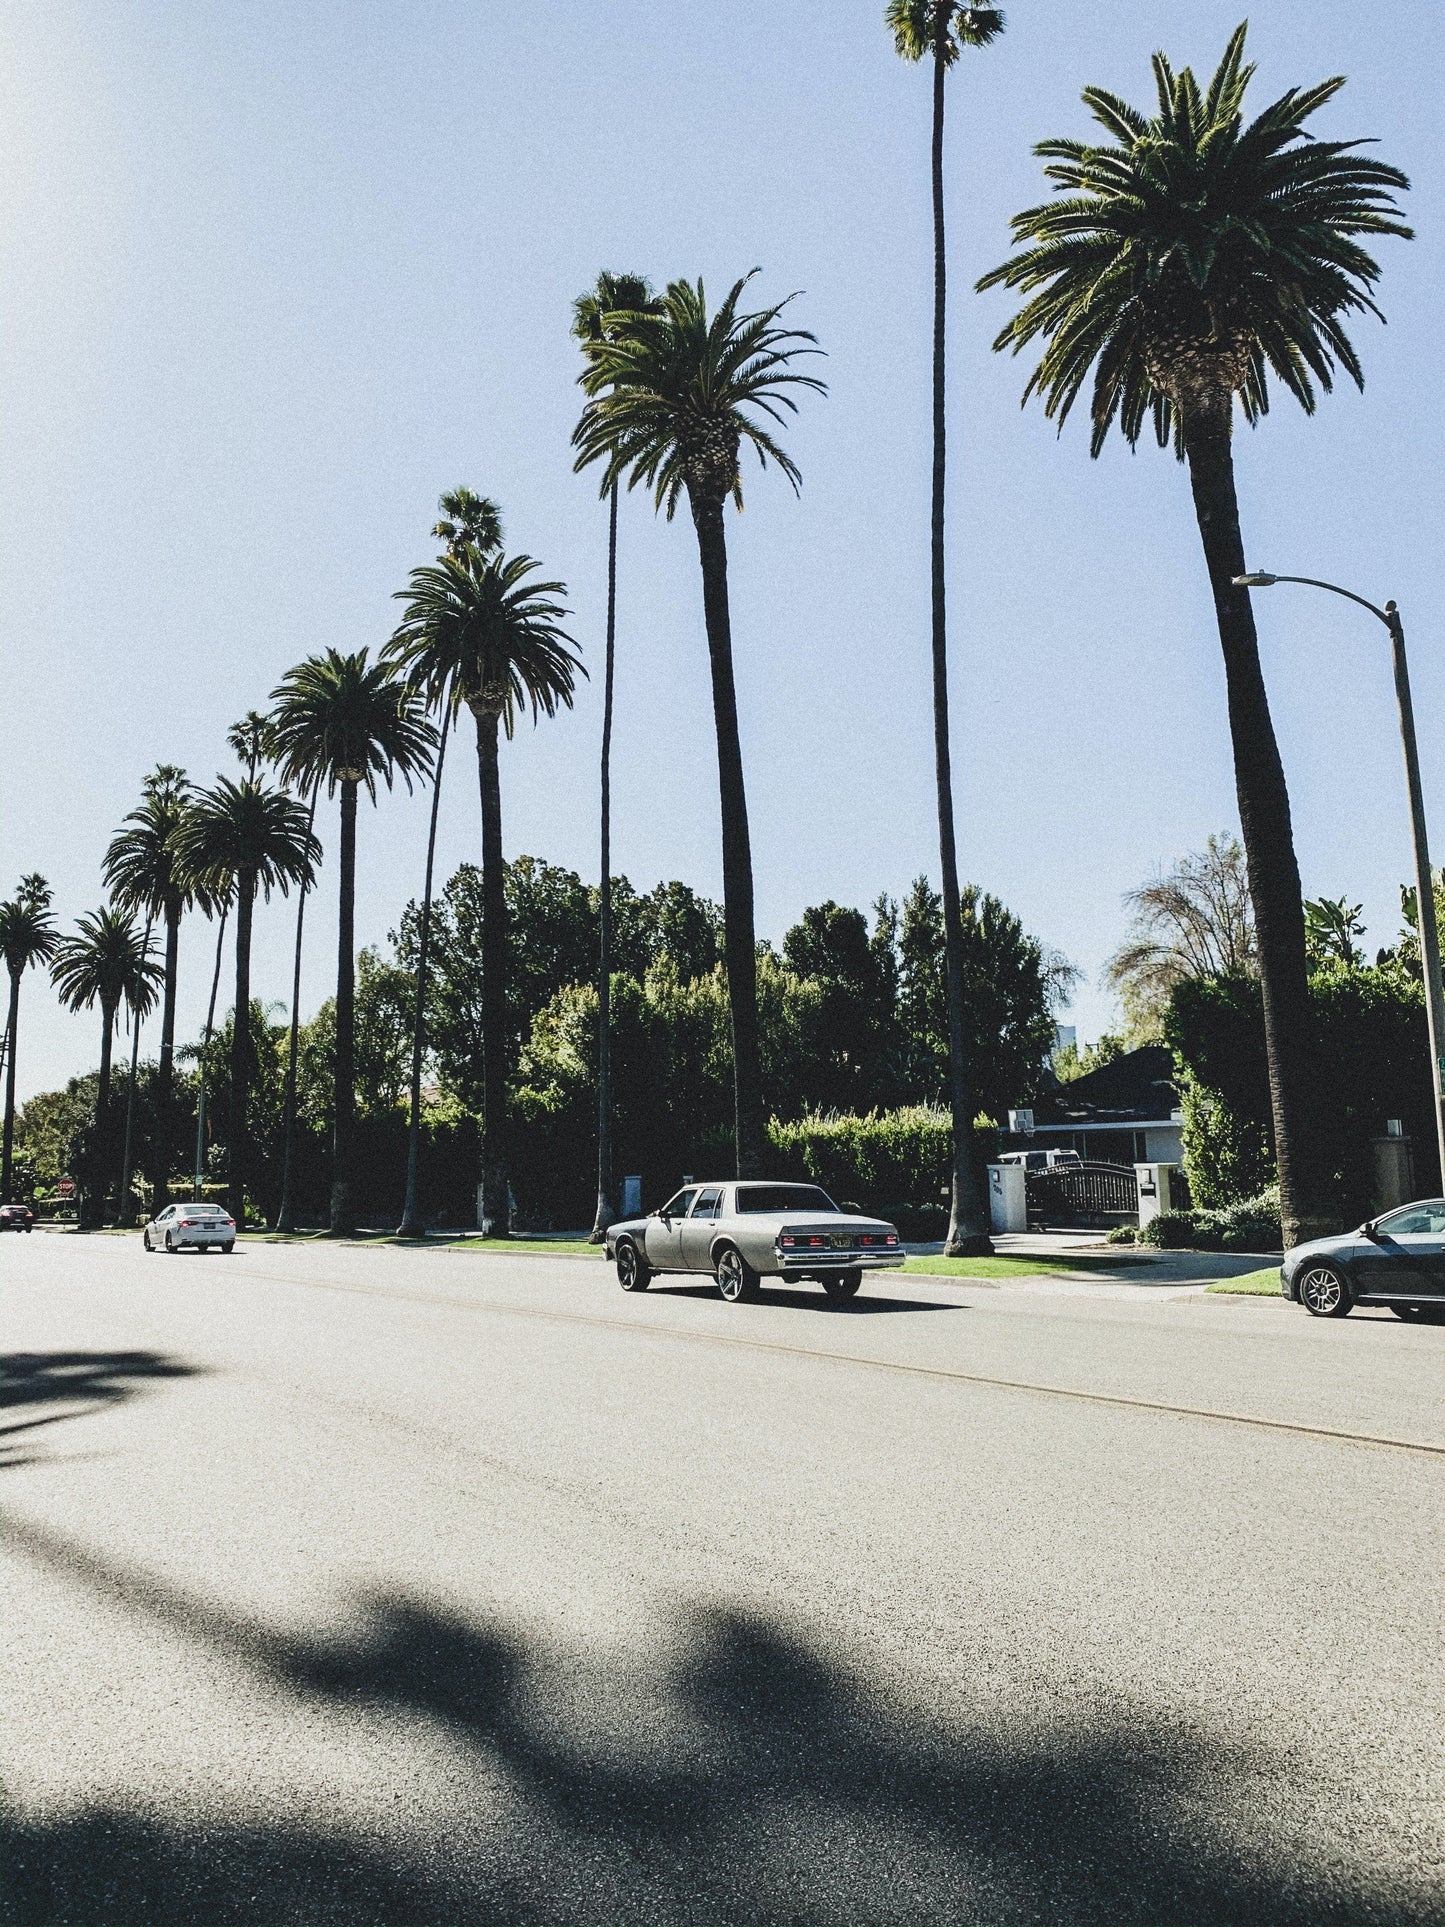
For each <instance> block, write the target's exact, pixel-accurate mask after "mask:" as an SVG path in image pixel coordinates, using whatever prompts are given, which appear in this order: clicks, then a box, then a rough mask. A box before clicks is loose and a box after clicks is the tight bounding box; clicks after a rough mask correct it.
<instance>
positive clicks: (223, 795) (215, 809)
mask: <svg viewBox="0 0 1445 1927" xmlns="http://www.w3.org/2000/svg"><path fill="white" fill-rule="evenodd" d="M176 849H177V852H178V854H179V856H180V859H181V862H182V863H183V864H184V865H185V867H186V870H187V872H188V873H189V874H191V875H192V876H194V877H196V878H198V879H199V880H200V881H201V883H202V886H203V887H204V888H206V889H207V890H208V891H210V892H211V894H212V895H213V896H215V897H218V898H224V899H228V900H229V899H232V898H233V899H234V902H235V907H236V1001H235V1007H234V1014H233V1018H232V1023H231V1051H230V1086H231V1087H230V1093H229V1097H230V1102H229V1113H230V1130H229V1136H228V1143H229V1147H230V1170H229V1188H230V1196H229V1205H230V1211H231V1216H232V1217H233V1218H234V1219H235V1220H236V1224H237V1227H238V1228H244V1226H245V1221H246V1184H247V1179H248V1177H249V1175H250V1167H249V1139H248V1136H247V1131H246V1093H247V1080H248V1078H249V1075H250V1072H251V1067H252V1044H251V1037H250V1019H251V929H252V924H253V921H254V916H255V907H256V892H257V891H258V890H259V891H260V892H261V894H262V895H263V896H264V897H265V899H266V901H267V902H269V901H270V899H271V892H272V891H273V890H279V891H280V892H281V893H282V895H283V896H284V895H285V894H286V893H287V891H288V890H289V889H290V886H291V885H292V884H293V883H295V884H298V885H306V884H309V882H310V880H311V877H312V875H313V873H314V871H315V868H316V865H317V863H318V862H319V861H320V858H321V846H320V844H319V843H318V842H317V841H316V838H315V837H314V836H313V835H312V833H311V830H310V829H309V828H308V826H307V821H306V811H305V810H304V809H303V807H302V806H301V804H300V803H298V802H297V801H296V799H295V797H293V796H288V795H287V794H286V792H285V791H284V790H277V789H272V788H270V787H268V786H267V785H265V784H262V783H257V782H253V781H251V779H250V778H249V777H248V778H247V779H246V781H245V782H242V783H233V782H232V781H231V779H230V778H229V777H228V776H221V777H218V778H217V779H216V784H215V787H214V789H210V790H201V791H200V792H198V794H197V795H196V796H195V797H194V799H193V801H192V804H191V807H190V809H189V810H188V811H187V812H186V816H185V819H184V821H183V822H182V823H181V825H180V827H179V829H178V830H177V832H176Z"/></svg>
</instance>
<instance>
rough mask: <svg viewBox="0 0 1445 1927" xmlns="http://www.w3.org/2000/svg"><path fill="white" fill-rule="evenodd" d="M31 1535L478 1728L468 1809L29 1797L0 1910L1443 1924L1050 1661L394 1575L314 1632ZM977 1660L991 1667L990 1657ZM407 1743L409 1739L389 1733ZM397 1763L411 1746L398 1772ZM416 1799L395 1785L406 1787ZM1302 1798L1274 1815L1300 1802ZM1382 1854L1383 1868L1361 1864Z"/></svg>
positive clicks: (269, 1925) (176, 1606) (189, 1616)
mask: <svg viewBox="0 0 1445 1927" xmlns="http://www.w3.org/2000/svg"><path fill="white" fill-rule="evenodd" d="M10 1531H11V1539H12V1548H13V1549H18V1550H19V1551H21V1552H23V1553H24V1554H25V1555H28V1556H29V1557H31V1558H33V1559H35V1560H37V1561H39V1562H40V1563H41V1564H43V1565H44V1566H45V1567H47V1568H48V1569H49V1570H50V1571H51V1573H52V1574H53V1575H55V1576H59V1577H61V1578H62V1579H64V1580H68V1581H69V1582H71V1583H77V1582H78V1583H80V1584H82V1585H84V1586H86V1587H87V1588H89V1589H93V1590H96V1591H98V1592H103V1593H104V1594H105V1595H106V1596H107V1597H108V1598H109V1599H110V1600H112V1601H113V1602H115V1601H118V1602H120V1603H122V1604H123V1605H125V1606H127V1607H129V1608H130V1609H132V1610H134V1611H137V1612H139V1613H141V1614H143V1615H145V1616H147V1617H148V1618H150V1619H151V1620H153V1621H159V1622H161V1623H163V1624H164V1625H165V1626H167V1627H168V1628H169V1629H171V1630H172V1631H174V1632H176V1633H178V1634H179V1635H181V1636H182V1637H183V1638H186V1639H189V1640H195V1639H200V1640H202V1641H203V1642H204V1643H206V1644H207V1645H208V1646H210V1647H212V1648H213V1649H216V1650H219V1651H221V1652H223V1653H224V1654H226V1655H227V1656H229V1657H230V1658H232V1659H235V1660H239V1661H241V1662H242V1663H243V1664H245V1665H246V1666H247V1667H249V1668H250V1669H252V1670H253V1671H254V1672H255V1673H256V1674H258V1675H260V1676H261V1677H262V1679H263V1681H264V1682H266V1683H269V1684H271V1685H272V1686H276V1685H279V1686H280V1687H282V1688H283V1689H285V1691H286V1692H287V1693H288V1694H290V1695H294V1696H295V1698H296V1700H297V1701H298V1703H299V1704H300V1705H303V1706H305V1707H309V1708H310V1709H312V1710H313V1712H314V1709H315V1708H316V1707H317V1706H318V1705H320V1706H322V1707H325V1706H327V1705H331V1706H333V1707H335V1708H337V1709H338V1710H340V1709H343V1708H344V1709H346V1711H347V1713H348V1715H349V1716H350V1717H351V1718H352V1719H355V1718H357V1717H358V1716H359V1717H360V1718H362V1719H363V1720H365V1719H366V1718H367V1717H368V1716H370V1715H374V1716H375V1717H376V1720H377V1736H376V1739H375V1742H374V1744H375V1745H376V1746H378V1747H387V1746H391V1747H395V1746H396V1736H397V1725H396V1715H397V1714H398V1713H402V1714H404V1715H407V1716H410V1718H412V1719H413V1720H416V1721H419V1722H422V1723H423V1724H424V1725H425V1726H427V1727H430V1729H431V1730H432V1732H433V1735H435V1733H436V1732H437V1731H441V1732H443V1733H444V1734H445V1735H446V1736H448V1737H449V1738H450V1739H451V1741H452V1742H453V1744H454V1745H455V1747H456V1749H457V1756H458V1762H459V1763H458V1766H457V1768H456V1770H455V1775H454V1780H453V1797H454V1799H455V1806H454V1808H453V1811H454V1812H455V1814H456V1820H455V1822H454V1824H453V1825H452V1826H451V1827H450V1828H448V1827H446V1826H445V1825H443V1826H441V1827H440V1828H439V1827H438V1824H437V1822H436V1820H435V1818H434V1817H429V1818H428V1819H427V1820H426V1822H425V1823H424V1824H423V1823H420V1822H418V1823H417V1824H415V1825H414V1826H412V1827H410V1828H408V1827H407V1826H406V1824H405V1813H406V1809H405V1808H404V1807H398V1808H397V1809H396V1813H397V1815H398V1823H399V1825H400V1827H401V1832H400V1833H399V1832H398V1827H397V1825H390V1826H388V1827H387V1828H386V1829H385V1831H383V1830H382V1829H381V1828H380V1827H379V1826H371V1827H368V1826H367V1825H366V1824H365V1822H364V1816H363V1815H362V1814H361V1813H360V1812H357V1813H354V1814H352V1815H351V1816H349V1818H348V1819H344V1820H343V1821H342V1822H341V1823H340V1824H339V1825H338V1826H337V1827H336V1828H335V1829H334V1830H330V1831H327V1830H324V1829H321V1828H310V1829H308V1828H307V1827H305V1826H302V1825H298V1824H294V1823H290V1822H283V1821H279V1820H278V1821H273V1822H270V1823H266V1822H264V1821H260V1820H258V1819H256V1818H255V1817H254V1816H253V1815H248V1816H246V1817H238V1818H236V1819H235V1820H234V1821H227V1820H225V1819H224V1818H218V1817H216V1815H215V1813H214V1811H213V1808H212V1806H211V1803H210V1802H209V1801H207V1804H206V1808H205V1811H204V1814H203V1813H202V1812H201V1811H200V1810H199V1806H198V1812H197V1816H196V1817H195V1818H194V1819H187V1818H186V1817H184V1815H183V1814H181V1813H177V1814H175V1815H174V1816H173V1817H171V1818H168V1819H161V1818H159V1817H157V1815H156V1813H155V1812H152V1813H149V1814H142V1813H139V1812H136V1811H131V1810H128V1809H124V1808H122V1807H120V1806H119V1805H110V1806H91V1807H89V1808H86V1809H83V1810H80V1811H77V1812H73V1813H71V1814H70V1815H69V1816H66V1817H62V1818H43V1817H27V1816H26V1815H25V1813H24V1811H23V1809H22V1808H21V1807H20V1805H19V1803H17V1801H16V1800H15V1799H14V1797H13V1795H12V1798H11V1799H10V1801H9V1802H8V1818H7V1821H6V1841H5V1860H6V1868H7V1875H6V1881H5V1886H4V1890H3V1894H0V1921H3V1922H5V1923H16V1927H22V1924H23V1927H38V1924H39V1923H60V1922H77V1923H78V1922H85V1923H87V1927H91V1924H92V1923H123V1922H124V1923H130V1922H134V1921H137V1920H164V1921H166V1922H167V1923H169V1924H170V1927H191V1924H192V1923H195V1924H196V1927H200V1924H201V1923H205V1927H224V1924H225V1923H229V1922H245V1923H256V1924H257V1927H260V1924H261V1923H265V1924H266V1927H279V1924H280V1923H293V1922H294V1923H296V1924H297V1927H301V1924H302V1923H306V1924H307V1927H311V1924H312V1923H316V1924H318V1927H320V1924H321V1923H331V1922H338V1923H340V1922H345V1923H347V1924H348V1927H361V1924H364V1923H378V1924H380V1923H388V1924H393V1923H395V1924H397V1927H406V1924H408V1923H423V1922H425V1923H433V1924H434V1927H438V1924H440V1923H450V1922H455V1923H459V1924H460V1923H476V1924H477V1927H487V1924H489V1923H499V1924H500V1923H525V1924H530V1923H539V1924H540V1923H543V1922H556V1921H567V1922H569V1923H590V1922H617V1923H622V1922H626V1923H629V1927H633V1924H640V1923H648V1922H656V1923H660V1924H661V1927H677V1923H684V1922H698V1923H709V1924H712V1923H723V1922H739V1923H742V1922H748V1923H751V1922H758V1923H763V1922H768V1923H776V1922H783V1921H786V1922H789V1923H811V1922H815V1921H816V1922H820V1923H821V1922H834V1921H863V1920H866V1921H870V1922H871V1921H880V1922H882V1921H891V1922H900V1923H905V1922H906V1923H909V1924H910V1927H921V1923H924V1922H931V1921H939V1922H943V1921H949V1922H952V1921H969V1922H1014V1921H1019V1922H1022V1921H1034V1920H1038V1919H1048V1920H1051V1921H1056V1922H1061V1923H1062V1922H1069V1923H1096V1922H1097V1923H1101V1927H1102V1923H1108V1924H1109V1927H1119V1924H1120V1923H1139V1924H1140V1927H1143V1924H1144V1923H1150V1924H1151V1927H1152V1924H1155V1923H1164V1922H1190V1923H1194V1924H1195V1927H1203V1924H1204V1923H1219V1924H1220V1927H1223V1924H1224V1923H1230V1924H1231V1927H1244V1924H1245V1923H1260V1927H1264V1923H1269V1927H1286V1923H1296V1922H1297V1923H1306V1922H1308V1923H1310V1927H1323V1924H1325V1923H1339V1927H1344V1924H1345V1923H1350V1924H1351V1927H1354V1923H1358V1922H1361V1921H1384V1920H1388V1921H1390V1922H1391V1923H1392V1927H1412V1924H1413V1923H1421V1924H1422V1927H1423V1923H1426V1922H1438V1921H1439V1920H1440V1919H1441V1918H1442V1915H1441V1913H1440V1911H1439V1908H1438V1895H1436V1896H1435V1898H1434V1901H1433V1902H1432V1899H1431V1897H1430V1895H1429V1894H1427V1893H1426V1892H1425V1890H1424V1889H1423V1887H1422V1888H1420V1889H1417V1890H1411V1891H1409V1892H1404V1893H1402V1892H1399V1891H1397V1890H1396V1889H1395V1887H1394V1886H1392V1885H1389V1884H1388V1883H1387V1882H1386V1880H1385V1878H1384V1876H1370V1875H1365V1874H1362V1873H1359V1872H1356V1871H1352V1870H1350V1869H1349V1868H1348V1866H1347V1865H1346V1864H1345V1863H1344V1862H1342V1860H1341V1858H1340V1857H1339V1856H1338V1855H1337V1854H1334V1853H1332V1852H1330V1851H1328V1849H1327V1846H1326V1845H1325V1844H1322V1843H1321V1840H1320V1836H1319V1835H1318V1833H1317V1832H1312V1831H1311V1828H1310V1823H1309V1819H1308V1816H1301V1817H1300V1819H1299V1823H1298V1826H1297V1829H1296V1830H1294V1831H1293V1832H1292V1833H1291V1835H1290V1837H1289V1838H1288V1839H1287V1840H1286V1839H1283V1838H1281V1836H1280V1834H1279V1832H1278V1831H1276V1832H1275V1833H1273V1834H1271V1833H1270V1831H1269V1830H1268V1828H1265V1827H1262V1826H1261V1825H1260V1824H1259V1819H1260V1813H1259V1805H1260V1800H1261V1796H1262V1794H1263V1793H1264V1791H1265V1790H1267V1789H1268V1788H1269V1787H1270V1786H1271V1785H1273V1786H1274V1787H1275V1788H1276V1790H1278V1788H1279V1786H1280V1781H1281V1777H1282V1776H1281V1769H1280V1767H1279V1763H1277V1762H1275V1761H1273V1760H1271V1759H1270V1758H1269V1757H1268V1756H1267V1754H1266V1753H1265V1751H1264V1750H1263V1749H1262V1748H1251V1747H1246V1746H1244V1745H1243V1744H1242V1743H1241V1742H1239V1741H1238V1740H1237V1739H1232V1738H1231V1739H1228V1740H1226V1739H1225V1738H1223V1737H1221V1736H1219V1735H1211V1734H1209V1733H1207V1732H1206V1731H1204V1730H1203V1729H1202V1728H1199V1727H1194V1728H1191V1727H1189V1726H1187V1725H1186V1724H1184V1723H1183V1722H1181V1721H1171V1722H1168V1723H1165V1722H1164V1721H1162V1720H1161V1718H1160V1717H1158V1716H1157V1715H1156V1716H1152V1717H1151V1716H1149V1715H1148V1714H1147V1713H1146V1712H1141V1709H1140V1708H1139V1707H1136V1706H1130V1705H1127V1704H1124V1703H1121V1702H1119V1701H1117V1700H1116V1701H1115V1702H1114V1703H1112V1704H1111V1703H1110V1702H1109V1700H1108V1699H1106V1698H1105V1697H1103V1696H1102V1695H1101V1694H1100V1693H1099V1692H1098V1690H1097V1688H1091V1689H1090V1690H1089V1692H1088V1696H1087V1699H1085V1698H1084V1697H1083V1695H1080V1696H1078V1698H1077V1700H1076V1702H1075V1703H1074V1704H1073V1705H1072V1707H1071V1704H1070V1697H1071V1696H1070V1695H1069V1694H1068V1693H1067V1692H1065V1691H1063V1690H1061V1691H1060V1693H1059V1694H1058V1695H1057V1696H1056V1697H1055V1699H1054V1702H1053V1703H1054V1705H1055V1706H1056V1707H1058V1708H1059V1709H1060V1710H1059V1711H1058V1712H1057V1713H1056V1714H1055V1715H1054V1716H1053V1718H1052V1720H1049V1719H1046V1718H1043V1717H1041V1716H1039V1715H1038V1714H1033V1715H1031V1714H1029V1713H1027V1712H1020V1713H1019V1714H1018V1715H1017V1717H1015V1718H1012V1719H1010V1720H1008V1721H1007V1722H1005V1723H1003V1724H1000V1722H999V1721H998V1720H997V1718H996V1717H991V1716H990V1713H989V1710H988V1709H989V1707H990V1706H993V1707H995V1708H996V1705H997V1702H996V1701H991V1700H989V1699H988V1697H987V1694H986V1692H985V1693H984V1694H982V1695H981V1696H980V1701H979V1705H978V1706H977V1707H976V1708H974V1709H972V1710H971V1709H970V1706H969V1703H968V1702H969V1698H970V1695H969V1693H968V1689H967V1687H966V1686H965V1687H964V1688H962V1689H960V1692H959V1701H960V1703H959V1704H956V1705H954V1706H949V1707H944V1706H940V1707H939V1708H937V1709H936V1710H935V1711H934V1712H933V1713H932V1714H931V1715H929V1714H926V1713H924V1714H920V1712H919V1710H918V1708H917V1706H916V1705H915V1706H913V1707H912V1708H911V1710H910V1709H908V1708H905V1707H904V1706H903V1705H902V1704H901V1703H899V1702H897V1701H895V1700H894V1699H893V1698H891V1697H890V1695H889V1694H888V1693H887V1692H886V1690H884V1689H883V1688H882V1687H881V1686H875V1685H874V1684H872V1683H871V1682H870V1681H868V1680H866V1679H865V1678H864V1677H862V1676H861V1675H860V1674H859V1673H857V1672H856V1671H855V1670H853V1669H851V1668H849V1667H845V1666H844V1665H842V1664H840V1663H839V1662H838V1661H837V1660H836V1659H835V1658H834V1657H832V1656H831V1655H830V1653H829V1652H828V1651H827V1650H826V1640H818V1641H809V1640H805V1639H802V1638H800V1637H799V1636H798V1633H797V1632H796V1630H795V1629H791V1628H784V1627H783V1626H781V1625H780V1624H778V1623H776V1622H775V1621H773V1620H772V1619H770V1618H767V1617H765V1616H763V1615H761V1614H759V1613H755V1612H751V1611H746V1610H740V1609H738V1608H736V1607H731V1606H723V1607H720V1606H717V1605H714V1604H708V1605H705V1606H689V1605H686V1604H684V1605H682V1606H679V1607H676V1608H674V1610H673V1611H672V1612H671V1613H670V1614H663V1613H659V1614H658V1623H657V1625H656V1627H655V1629H654V1637H653V1640H652V1652H653V1653H654V1654H655V1655H656V1656H657V1663H656V1664H655V1665H649V1666H647V1667H645V1668H644V1670H643V1671H642V1672H641V1674H639V1673H638V1672H637V1671H636V1670H635V1667H634V1665H633V1664H632V1663H622V1662H618V1661H617V1660H615V1659H614V1660H611V1661H605V1660H602V1659H588V1658H581V1659H579V1656H578V1654H577V1653H576V1652H575V1651H567V1652H564V1651H561V1650H560V1649H558V1648H555V1647H549V1646H548V1645H546V1644H545V1643H543V1642H542V1641H539V1640H538V1639H536V1638H535V1637H533V1636H531V1635H524V1634H523V1633H521V1632H520V1631H519V1630H516V1629H509V1628H506V1627H503V1626H501V1625H497V1624H491V1625H488V1624H486V1623H483V1622H480V1621H477V1622H473V1621H472V1620H470V1619H464V1618H462V1617H460V1616H457V1615H454V1614H448V1613H444V1612H440V1611H438V1610H436V1609H435V1608H434V1607H433V1606H432V1605H430V1604H428V1603H425V1602H423V1601H421V1600H418V1599H416V1598H414V1597H411V1596H409V1595H406V1594H402V1593H399V1592H388V1593H378V1594H375V1595H372V1596H370V1597H368V1598H365V1599H362V1600H359V1601H357V1602H355V1603H356V1604H357V1605H358V1606H359V1607H360V1608H361V1609H362V1614H363V1616H362V1619H361V1620H360V1622H359V1624H358V1627H357V1629H356V1630H355V1631H352V1632H349V1633H346V1634H343V1635H341V1636H339V1637H338V1636H333V1637H327V1638H321V1637H313V1636H308V1635H294V1634H288V1633H285V1632H281V1631H278V1630H277V1629H275V1628H274V1627H270V1626H267V1625H265V1624H264V1623H262V1622H260V1621H257V1620H254V1619H250V1618H247V1617H244V1616H242V1615H240V1614H232V1613H228V1612H226V1611H225V1610H223V1609H217V1608H216V1607H214V1606H212V1605H209V1604H207V1603H205V1602H204V1601H202V1600H200V1599H198V1598H194V1597H191V1596H190V1595H188V1594H186V1593H183V1592H181V1591H179V1590H178V1589H176V1588H174V1587H171V1586H169V1585H167V1584H165V1583H163V1582H160V1581H157V1580H155V1579H153V1578H152V1577H150V1576H149V1575H147V1574H144V1573H141V1572H139V1571H137V1570H135V1569H133V1568H124V1567H120V1566H117V1565H115V1564H113V1563H111V1562H108V1561H105V1560H102V1559H99V1558H97V1557H96V1556H94V1555H93V1554H91V1553H89V1552H87V1551H85V1550H84V1549H83V1548H81V1547H80V1546H78V1545H77V1544H75V1543H74V1542H72V1541H70V1540H68V1539H66V1538H64V1537H62V1536H60V1535H58V1534H56V1533H54V1532H53V1531H51V1529H50V1528H48V1527H42V1526H39V1525H36V1524H33V1523H31V1522H28V1521H24V1520H18V1521H17V1520H12V1524H11V1528H10ZM981 1684H983V1685H985V1686H986V1684H987V1683H986V1682H981ZM399 1752H400V1749H398V1753H399ZM407 1770H408V1769H407V1765H406V1763H405V1761H404V1760H402V1759H400V1758H398V1765H397V1772H398V1787H399V1788H404V1787H405V1786H406V1785H408V1784H409V1782H408V1781H407V1779H406V1777H405V1776H406V1773H407ZM402 1797H403V1798H405V1794H404V1793H403V1794H402ZM1289 1811H1290V1809H1289V1808H1288V1807H1287V1806H1285V1805H1284V1804H1281V1805H1280V1806H1279V1808H1278V1812H1286V1813H1287V1812H1289ZM1372 1883H1374V1884H1372Z"/></svg>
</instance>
